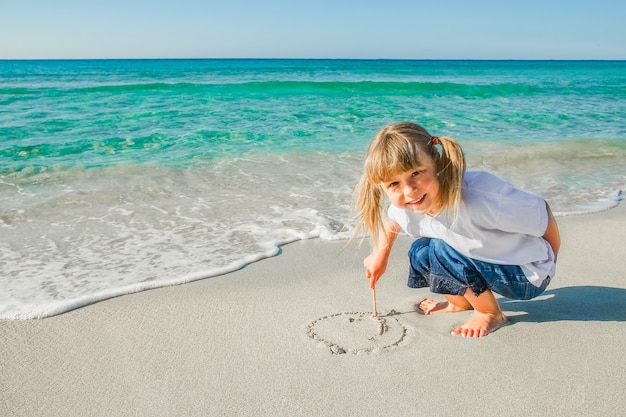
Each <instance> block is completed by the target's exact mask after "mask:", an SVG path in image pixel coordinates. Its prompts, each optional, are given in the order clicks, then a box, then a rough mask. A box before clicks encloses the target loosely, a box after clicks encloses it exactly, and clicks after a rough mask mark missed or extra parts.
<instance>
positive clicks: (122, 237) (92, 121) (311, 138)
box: [0, 60, 626, 318]
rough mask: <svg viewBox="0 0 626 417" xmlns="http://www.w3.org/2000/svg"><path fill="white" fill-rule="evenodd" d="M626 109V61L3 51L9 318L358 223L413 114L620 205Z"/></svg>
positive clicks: (479, 155) (477, 160) (1, 171)
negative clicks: (61, 57) (120, 56)
mask: <svg viewBox="0 0 626 417" xmlns="http://www.w3.org/2000/svg"><path fill="white" fill-rule="evenodd" d="M625 115H626V61H615V62H609V61H589V62H587V61H571V62H570V61H354V60H119V61H118V60H103V61H97V60H96V61H0V233H1V236H2V238H1V239H0V265H2V266H1V267H0V268H1V269H0V272H1V273H0V318H28V317H40V316H47V315H51V314H57V313H60V312H63V311H67V310H68V309H72V308H76V307H79V306H82V305H85V304H89V303H92V302H94V301H98V300H101V299H105V298H108V297H111V296H115V295H119V294H124V293H129V292H134V291H139V290H142V289H147V288H154V287H158V286H163V285H170V284H175V283H181V282H186V281H190V280H195V279H199V278H205V277H209V276H214V275H217V274H221V273H224V272H228V271H232V270H235V269H237V268H241V267H242V266H244V265H245V264H247V263H249V262H252V261H254V260H259V259H262V258H265V257H268V256H273V255H275V254H277V253H278V252H279V249H278V247H279V245H281V244H284V243H287V242H291V241H294V240H298V239H308V238H315V237H319V238H322V239H344V238H346V237H347V236H349V235H350V230H351V226H350V225H351V221H350V219H351V218H352V215H353V213H352V211H351V197H352V190H353V188H354V185H355V183H356V181H357V179H358V176H359V173H360V166H361V164H362V158H363V152H364V149H365V147H366V146H367V144H368V142H369V140H370V139H371V137H372V136H373V134H374V133H375V132H376V130H378V129H379V128H380V127H381V126H382V125H384V124H386V123H389V122H395V121H400V120H411V121H415V122H418V123H420V124H422V125H424V126H426V127H427V129H428V130H429V131H430V132H431V133H432V134H434V135H439V136H443V135H449V136H453V137H455V138H456V139H457V140H459V142H460V143H461V144H462V146H463V147H464V149H465V150H466V153H467V157H468V163H469V166H470V169H486V170H489V171H492V172H495V173H497V174H499V175H501V176H503V177H505V178H506V179H508V180H510V181H512V182H514V183H515V184H517V185H519V186H520V187H522V188H525V189H527V190H529V191H531V192H534V193H537V194H540V195H542V196H544V197H545V198H546V199H547V200H548V201H549V202H550V203H551V206H552V207H553V209H554V211H555V212H556V213H557V214H558V215H560V216H563V215H572V214H579V213H588V212H594V211H600V210H605V209H609V208H611V207H613V206H615V205H616V204H618V202H619V201H620V200H621V190H622V189H623V188H624V186H625V184H626V169H625V168H624V163H625V162H626V116H625Z"/></svg>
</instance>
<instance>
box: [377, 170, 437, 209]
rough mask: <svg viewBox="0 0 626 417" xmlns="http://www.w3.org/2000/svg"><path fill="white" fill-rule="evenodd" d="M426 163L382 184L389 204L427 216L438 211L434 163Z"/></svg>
mask: <svg viewBox="0 0 626 417" xmlns="http://www.w3.org/2000/svg"><path fill="white" fill-rule="evenodd" d="M426 162H427V163H425V164H424V165H423V166H422V167H420V168H418V169H416V170H410V171H405V172H400V173H398V174H396V175H393V176H391V177H390V178H387V179H386V180H385V181H384V182H383V183H382V187H383V190H384V191H385V194H387V197H388V198H389V200H390V201H391V204H393V205H394V206H396V207H399V208H403V209H405V210H409V211H413V212H415V213H419V214H427V215H429V216H434V215H435V214H437V213H438V212H439V211H440V209H441V207H440V205H439V203H438V198H437V196H438V195H439V179H438V178H437V173H436V171H435V165H434V163H433V162H432V161H430V160H429V161H426Z"/></svg>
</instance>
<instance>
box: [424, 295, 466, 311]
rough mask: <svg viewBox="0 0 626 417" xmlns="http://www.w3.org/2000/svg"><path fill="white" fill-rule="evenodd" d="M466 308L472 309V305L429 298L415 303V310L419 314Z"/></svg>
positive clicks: (464, 309) (463, 309)
mask: <svg viewBox="0 0 626 417" xmlns="http://www.w3.org/2000/svg"><path fill="white" fill-rule="evenodd" d="M466 310H472V306H471V305H470V304H469V303H467V305H464V306H459V305H456V304H452V303H450V302H448V301H435V300H431V299H430V298H426V299H424V300H422V301H420V302H419V303H417V304H415V311H417V312H418V313H419V314H436V313H456V312H458V311H466Z"/></svg>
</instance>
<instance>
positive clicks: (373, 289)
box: [372, 287, 378, 317]
mask: <svg viewBox="0 0 626 417" xmlns="http://www.w3.org/2000/svg"><path fill="white" fill-rule="evenodd" d="M372 301H373V303H374V315H373V316H374V317H376V316H377V315H378V313H377V312H376V287H374V288H372Z"/></svg>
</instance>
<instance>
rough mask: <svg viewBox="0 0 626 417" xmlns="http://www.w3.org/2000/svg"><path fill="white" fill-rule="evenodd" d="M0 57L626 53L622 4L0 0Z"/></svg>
mask: <svg viewBox="0 0 626 417" xmlns="http://www.w3.org/2000/svg"><path fill="white" fill-rule="evenodd" d="M0 10H1V14H0V59H24V58H25V59H34V58H42V59H49V58H383V59H384V58H397V59H626V24H624V20H625V18H626V2H623V1H619V0H593V1H577V0H570V1H561V0H558V1H550V0H544V1H536V0H524V1H507V0H494V1H480V0H476V1H472V0H465V1H460V0H447V1H446V0H442V1H438V0H430V1H422V0H413V1H408V0H377V1H374V0H361V1H357V0H334V1H333V0H313V1H306V2H304V1H301V2H298V1H295V0H292V1H287V0H222V1H213V0H204V1H200V0H176V1H172V0H170V1H164V0H150V1H147V0H124V1H121V0H108V1H92V0H19V1H17V0H0Z"/></svg>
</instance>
